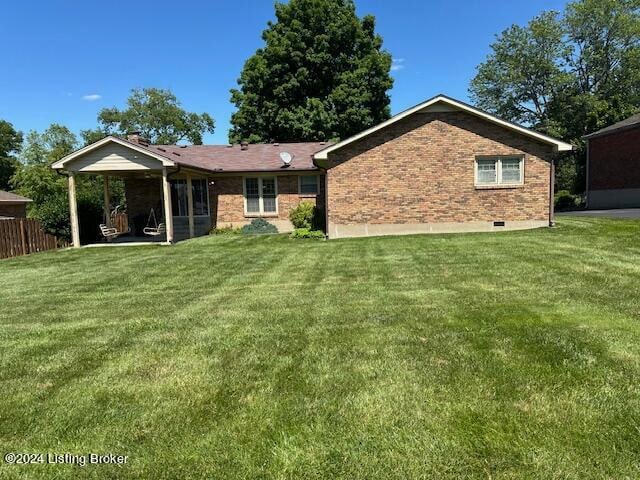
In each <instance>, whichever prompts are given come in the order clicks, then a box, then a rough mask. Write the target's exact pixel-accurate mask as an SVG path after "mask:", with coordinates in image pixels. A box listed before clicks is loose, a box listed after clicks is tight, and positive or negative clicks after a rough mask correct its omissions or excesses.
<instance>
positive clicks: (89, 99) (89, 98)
mask: <svg viewBox="0 0 640 480" xmlns="http://www.w3.org/2000/svg"><path fill="white" fill-rule="evenodd" d="M101 98H102V95H98V94H97V93H91V94H89V95H83V96H82V99H83V100H86V101H87V102H95V101H96V100H100V99H101Z"/></svg>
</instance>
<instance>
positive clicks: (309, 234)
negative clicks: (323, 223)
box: [290, 228, 324, 240]
mask: <svg viewBox="0 0 640 480" xmlns="http://www.w3.org/2000/svg"><path fill="white" fill-rule="evenodd" d="M290 236H291V238H313V239H318V240H320V239H323V238H324V232H323V231H322V230H310V229H308V228H296V229H295V230H294V231H293V232H291V235H290Z"/></svg>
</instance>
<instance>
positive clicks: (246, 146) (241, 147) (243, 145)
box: [240, 142, 249, 150]
mask: <svg viewBox="0 0 640 480" xmlns="http://www.w3.org/2000/svg"><path fill="white" fill-rule="evenodd" d="M247 148H249V144H248V143H247V142H242V143H241V144H240V150H246V149H247Z"/></svg>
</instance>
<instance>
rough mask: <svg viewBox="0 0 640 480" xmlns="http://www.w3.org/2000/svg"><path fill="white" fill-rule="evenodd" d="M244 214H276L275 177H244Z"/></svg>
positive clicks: (276, 187)
mask: <svg viewBox="0 0 640 480" xmlns="http://www.w3.org/2000/svg"><path fill="white" fill-rule="evenodd" d="M244 213H246V214H249V215H261V214H270V213H271V214H275V213H278V184H277V181H276V177H245V179H244Z"/></svg>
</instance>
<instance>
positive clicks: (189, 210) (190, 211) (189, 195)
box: [187, 173, 196, 238]
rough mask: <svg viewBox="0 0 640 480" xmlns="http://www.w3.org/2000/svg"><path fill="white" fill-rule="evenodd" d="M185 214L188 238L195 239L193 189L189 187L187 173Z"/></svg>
mask: <svg viewBox="0 0 640 480" xmlns="http://www.w3.org/2000/svg"><path fill="white" fill-rule="evenodd" d="M187 214H188V215H189V238H193V237H195V236H196V235H195V227H194V225H193V189H192V186H191V174H189V173H187Z"/></svg>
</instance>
